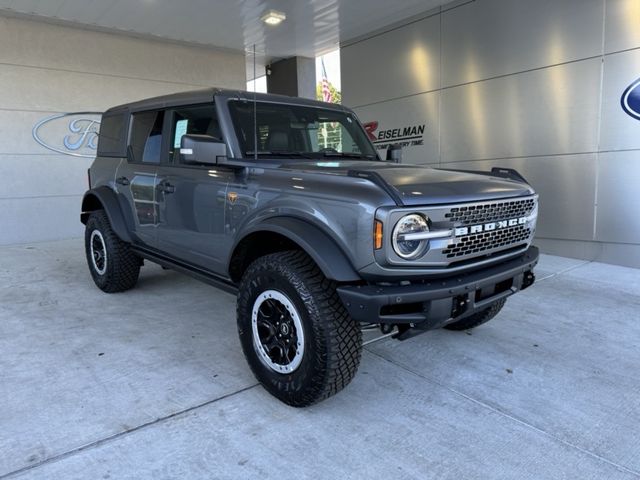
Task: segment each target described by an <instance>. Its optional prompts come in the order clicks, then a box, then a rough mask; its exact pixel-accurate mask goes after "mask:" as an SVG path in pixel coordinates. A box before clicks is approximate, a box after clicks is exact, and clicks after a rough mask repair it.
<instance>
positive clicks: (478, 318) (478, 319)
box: [444, 298, 507, 330]
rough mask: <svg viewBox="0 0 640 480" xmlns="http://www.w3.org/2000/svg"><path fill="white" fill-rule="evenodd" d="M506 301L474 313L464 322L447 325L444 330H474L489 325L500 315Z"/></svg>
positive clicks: (459, 321)
mask: <svg viewBox="0 0 640 480" xmlns="http://www.w3.org/2000/svg"><path fill="white" fill-rule="evenodd" d="M506 301H507V299H506V298H503V299H502V300H498V301H497V302H496V303H494V304H493V305H491V306H489V307H487V308H485V309H484V310H481V311H479V312H477V313H474V314H473V315H470V316H468V317H466V318H463V319H462V320H458V321H457V322H453V323H450V324H448V325H445V326H444V328H446V329H447V330H470V329H472V328H476V327H479V326H480V325H482V324H483V323H487V322H488V321H489V320H491V319H492V318H493V317H495V316H496V315H497V314H498V313H500V310H502V307H504V304H505V303H506Z"/></svg>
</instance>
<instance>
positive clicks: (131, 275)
mask: <svg viewBox="0 0 640 480" xmlns="http://www.w3.org/2000/svg"><path fill="white" fill-rule="evenodd" d="M94 231H95V232H96V233H95V234H94ZM92 235H93V238H92ZM100 239H102V240H103V245H104V249H105V251H106V260H105V264H100V265H101V266H100V268H97V263H96V262H94V261H93V259H92V250H91V242H92V241H93V240H96V242H97V244H98V247H99V244H100V241H101V240H100ZM84 243H85V253H86V255H87V264H88V265H89V271H90V272H91V277H92V278H93V281H94V282H95V284H96V285H97V287H98V288H99V289H100V290H102V291H104V292H107V293H116V292H123V291H125V290H129V289H130V288H133V287H134V286H135V284H136V282H137V281H138V275H139V273H140V257H138V256H137V255H136V254H135V253H134V252H133V250H132V249H131V245H130V244H128V243H126V242H123V241H122V240H120V238H119V237H118V236H117V235H116V234H115V232H114V231H113V230H112V228H111V224H110V223H109V218H108V217H107V214H106V213H105V212H104V210H96V211H95V212H93V213H91V215H90V216H89V219H88V220H87V224H86V228H85V233H84Z"/></svg>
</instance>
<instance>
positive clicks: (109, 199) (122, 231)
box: [80, 186, 133, 243]
mask: <svg viewBox="0 0 640 480" xmlns="http://www.w3.org/2000/svg"><path fill="white" fill-rule="evenodd" d="M96 200H97V202H98V203H99V204H100V205H101V206H102V209H103V210H104V211H105V213H106V214H107V218H109V223H110V224H111V228H112V229H113V231H114V232H115V234H116V235H117V236H118V237H119V238H120V240H122V241H123V242H127V243H133V239H132V238H131V234H130V233H129V229H128V228H127V222H126V221H125V216H124V214H123V212H122V207H121V203H120V201H119V200H118V194H117V193H116V192H114V191H113V190H112V189H111V188H109V187H106V186H102V187H98V188H93V189H91V190H89V191H88V192H86V193H85V194H84V197H83V198H82V213H81V214H80V221H81V222H82V223H84V224H86V223H87V220H88V218H89V215H90V213H91V212H92V211H94V210H96V209H95V208H91V206H92V205H95V201H96Z"/></svg>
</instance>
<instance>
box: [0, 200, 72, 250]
mask: <svg viewBox="0 0 640 480" xmlns="http://www.w3.org/2000/svg"><path fill="white" fill-rule="evenodd" d="M81 202H82V196H81V195H78V196H76V195H71V196H64V197H54V196H48V197H31V198H20V199H0V225H2V226H3V228H2V230H1V231H0V240H2V244H12V243H27V242H41V241H45V240H60V239H62V238H69V237H77V236H80V235H82V232H83V225H82V224H81V223H80V207H79V206H80V204H81Z"/></svg>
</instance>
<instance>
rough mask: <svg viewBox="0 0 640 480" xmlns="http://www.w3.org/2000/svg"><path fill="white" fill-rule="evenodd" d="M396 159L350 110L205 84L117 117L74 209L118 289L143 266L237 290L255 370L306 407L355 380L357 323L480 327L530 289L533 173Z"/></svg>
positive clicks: (104, 284)
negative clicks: (530, 178)
mask: <svg viewBox="0 0 640 480" xmlns="http://www.w3.org/2000/svg"><path fill="white" fill-rule="evenodd" d="M398 153H399V152H398V149H397V148H390V149H389V151H388V152H387V155H386V158H384V159H383V158H381V157H380V156H379V155H378V152H377V151H376V149H375V147H374V146H373V145H372V143H371V142H370V140H369V138H368V137H367V135H366V132H365V131H364V129H363V127H362V125H361V124H360V122H359V121H358V118H357V117H356V115H355V114H354V112H352V111H351V110H349V109H348V108H346V107H344V106H341V105H335V104H327V103H322V102H316V101H311V100H305V99H300V98H290V97H285V96H277V95H266V94H255V93H247V92H240V91H229V90H221V89H206V90H201V91H195V92H187V93H180V94H174V95H169V96H164V97H159V98H153V99H149V100H143V101H141V102H137V103H131V104H127V105H123V106H119V107H115V108H111V109H110V110H108V111H106V112H105V113H104V115H103V117H102V122H101V127H100V133H99V143H98V151H97V157H96V159H95V161H94V162H93V164H92V165H91V168H90V169H89V190H88V191H87V193H86V194H85V196H84V199H83V201H82V212H81V220H82V222H83V223H84V224H85V226H86V233H85V244H86V256H87V262H88V265H89V270H90V272H91V275H92V277H93V280H94V281H95V283H96V285H97V286H98V287H99V288H100V289H102V290H103V291H105V292H109V293H112V292H121V291H124V290H127V289H130V288H132V287H133V286H134V285H135V284H136V281H137V279H138V274H139V271H140V267H141V266H142V265H143V262H144V260H148V261H151V262H155V263H158V264H160V265H162V266H163V267H165V268H170V269H174V270H177V271H180V272H183V273H186V274H189V275H191V276H193V277H195V278H197V279H200V280H202V281H204V282H208V283H209V284H211V285H214V286H216V287H219V288H222V289H223V290H225V291H227V292H231V293H233V294H237V311H236V316H237V326H238V332H239V336H240V343H241V345H242V348H243V351H244V354H245V356H246V358H247V361H248V363H249V365H250V367H251V369H252V371H253V372H254V374H255V376H256V377H257V378H258V380H259V381H260V382H261V383H262V385H264V387H265V388H266V389H267V390H268V391H269V392H270V393H272V394H273V395H274V396H276V397H277V398H279V399H280V400H282V401H283V402H286V403H287V404H289V405H293V406H298V407H302V406H307V405H311V404H313V403H315V402H318V401H320V400H323V399H325V398H327V397H329V396H331V395H333V394H335V393H337V392H338V391H340V390H341V389H342V388H344V387H345V386H346V385H347V384H348V383H349V382H350V381H351V379H352V378H353V377H354V375H355V373H356V370H357V368H358V365H359V363H360V356H361V352H362V329H363V328H380V329H381V331H382V333H383V334H387V335H391V336H394V337H396V338H398V339H405V338H408V337H410V336H412V335H415V334H416V333H420V332H424V331H427V330H431V329H435V328H440V327H444V328H446V329H451V330H463V329H470V328H474V327H477V326H478V325H481V324H483V323H485V322H487V321H489V320H490V319H492V318H493V317H494V316H495V315H496V314H497V313H498V312H499V311H500V310H501V308H502V307H503V305H504V304H505V300H506V298H507V297H508V296H509V295H511V294H513V293H515V292H517V291H519V290H523V289H525V288H527V287H528V286H530V285H531V284H532V283H533V281H534V274H533V268H534V266H535V265H536V263H537V261H538V249H537V248H536V247H534V246H532V245H531V242H532V240H533V236H534V232H535V226H536V219H537V212H538V207H537V203H538V199H537V195H536V194H535V192H534V190H533V189H532V188H531V186H529V185H528V184H527V182H526V181H525V180H524V178H522V177H521V176H520V175H519V174H518V173H517V172H516V171H514V170H509V169H500V168H494V169H493V170H492V171H491V172H469V171H455V170H441V169H435V168H430V167H426V166H420V165H406V164H402V163H400V162H399V158H398V157H399V156H398ZM426 160H427V159H425V161H426Z"/></svg>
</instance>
